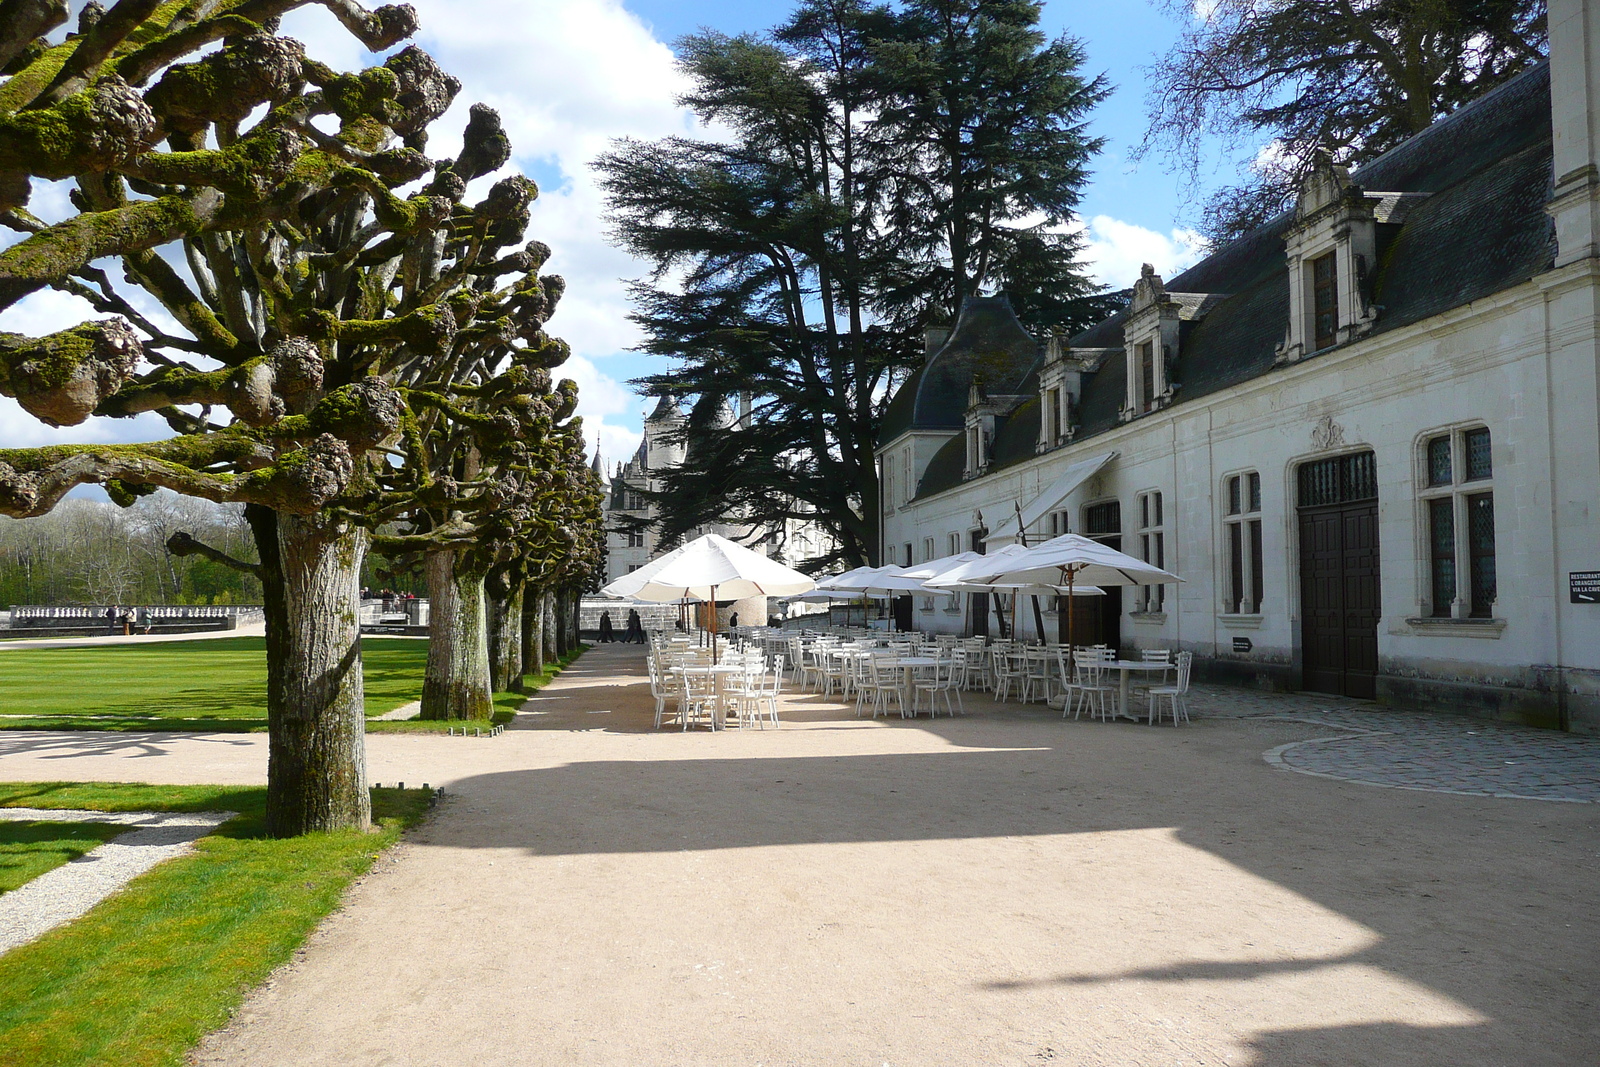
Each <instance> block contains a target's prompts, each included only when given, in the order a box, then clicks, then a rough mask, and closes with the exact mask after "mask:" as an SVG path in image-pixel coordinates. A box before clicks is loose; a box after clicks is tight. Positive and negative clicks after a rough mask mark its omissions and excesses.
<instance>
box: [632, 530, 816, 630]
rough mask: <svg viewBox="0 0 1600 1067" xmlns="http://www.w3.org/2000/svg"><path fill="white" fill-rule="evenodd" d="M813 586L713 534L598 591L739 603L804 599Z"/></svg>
mask: <svg viewBox="0 0 1600 1067" xmlns="http://www.w3.org/2000/svg"><path fill="white" fill-rule="evenodd" d="M816 586H817V583H816V582H814V581H812V580H811V579H810V578H807V577H806V576H805V575H803V574H801V573H800V572H799V571H797V570H793V569H791V568H789V567H785V566H784V565H783V564H782V563H779V562H778V561H777V560H773V559H768V558H767V557H766V556H763V555H761V554H760V553H758V552H752V551H750V550H749V549H748V548H745V547H744V546H743V545H741V544H736V543H735V542H733V541H730V540H728V539H727V538H726V537H722V536H720V535H718V534H706V535H705V536H704V537H697V538H695V539H694V540H693V541H690V542H689V543H688V544H686V545H683V546H682V547H680V548H677V549H674V550H673V551H671V552H668V553H667V554H666V555H664V556H661V557H660V558H658V559H655V560H652V561H651V562H649V563H647V564H645V565H644V566H643V567H640V568H639V569H638V570H636V571H634V572H633V573H632V574H624V575H623V576H622V577H620V578H618V579H617V580H616V581H614V582H612V583H611V584H610V585H608V586H606V587H605V588H604V589H602V590H601V592H602V593H604V594H606V595H607V596H631V597H633V598H634V599H635V600H649V601H654V602H663V601H672V600H681V599H684V598H686V597H687V598H690V599H693V600H709V601H710V602H711V603H712V604H713V605H715V604H716V601H717V597H718V596H719V595H720V596H721V597H722V599H724V600H742V599H743V598H745V597H747V596H794V595H795V594H797V593H809V592H811V591H812V590H813V589H815V588H816ZM716 631H717V613H716V609H715V607H713V609H712V612H711V634H712V641H711V648H712V658H713V659H715V658H716Z"/></svg>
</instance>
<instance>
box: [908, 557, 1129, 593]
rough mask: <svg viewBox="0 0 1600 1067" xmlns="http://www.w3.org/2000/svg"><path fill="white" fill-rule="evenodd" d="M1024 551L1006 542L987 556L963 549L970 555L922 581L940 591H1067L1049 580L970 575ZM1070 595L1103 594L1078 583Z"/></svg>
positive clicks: (1098, 589) (1102, 591)
mask: <svg viewBox="0 0 1600 1067" xmlns="http://www.w3.org/2000/svg"><path fill="white" fill-rule="evenodd" d="M1026 551H1028V549H1026V548H1024V547H1023V546H1022V545H1005V546H1004V547H1001V548H998V549H996V550H995V551H994V552H992V553H990V554H989V555H987V556H985V555H982V554H980V553H977V552H963V553H961V555H962V556H970V557H972V558H971V559H966V560H962V561H961V562H959V563H957V564H955V565H953V566H951V567H948V568H945V569H944V570H941V571H939V572H938V573H936V574H934V575H933V576H932V577H929V578H926V579H924V582H923V584H924V586H925V587H926V588H927V589H929V590H932V591H936V592H941V593H988V592H993V591H995V590H1005V591H1008V592H1009V591H1012V590H1015V591H1017V592H1019V593H1022V594H1023V595H1024V596H1029V595H1031V596H1066V595H1068V591H1067V587H1066V586H1064V585H1051V584H1050V583H1048V582H1007V581H983V582H979V581H976V580H970V579H969V576H970V575H972V574H974V573H976V572H978V571H982V570H985V569H987V568H989V567H990V566H991V565H992V564H994V563H995V562H996V561H997V560H1012V559H1015V558H1016V557H1017V556H1019V555H1021V554H1022V553H1024V552H1026ZM947 558H949V559H956V558H957V557H955V556H950V557H947ZM935 562H938V561H935ZM923 566H932V564H924V565H923ZM1072 595H1073V596H1104V595H1105V590H1103V589H1100V588H1099V587H1097V586H1093V585H1080V586H1078V587H1077V588H1076V590H1075V591H1074V592H1073V593H1072Z"/></svg>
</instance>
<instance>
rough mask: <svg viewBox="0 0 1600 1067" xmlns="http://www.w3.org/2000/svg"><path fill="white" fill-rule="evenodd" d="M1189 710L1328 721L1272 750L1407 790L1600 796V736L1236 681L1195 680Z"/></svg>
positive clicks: (1272, 757) (1272, 754) (1314, 767)
mask: <svg viewBox="0 0 1600 1067" xmlns="http://www.w3.org/2000/svg"><path fill="white" fill-rule="evenodd" d="M1189 710H1190V714H1191V715H1193V716H1194V717H1195V718H1235V719H1240V718H1242V719H1260V720H1264V721H1278V722H1284V721H1287V722H1303V723H1307V724H1310V725H1315V726H1326V727H1328V728H1329V731H1330V733H1329V736H1327V737H1323V738H1316V739H1313V740H1309V741H1297V742H1294V743H1292V744H1287V745H1280V746H1279V747H1277V748H1275V749H1272V750H1271V751H1269V752H1267V753H1265V754H1264V755H1265V758H1266V760H1267V762H1269V763H1271V764H1273V765H1274V766H1277V767H1281V768H1284V769H1286V770H1292V771H1299V772H1300V773H1302V774H1314V775H1320V776H1322V777H1327V778H1338V779H1341V780H1344V781H1350V782H1364V783H1367V784H1369V785H1381V786H1391V787H1394V788H1398V789H1421V790H1428V791H1431V792H1440V793H1463V794H1468V795H1471V796H1495V797H1517V798H1523V799H1530V800H1559V801H1574V802H1580V803H1591V804H1594V803H1600V738H1594V737H1581V736H1576V735H1573V734H1567V733H1561V732H1558V731H1555V730H1536V729H1533V728H1531V727H1525V726H1514V725H1510V724H1506V723H1496V722H1487V721H1484V720H1482V719H1472V718H1467V717H1465V716H1454V715H1441V714H1436V713H1430V712H1422V711H1395V710H1391V709H1388V708H1381V707H1378V706H1377V705H1374V704H1369V703H1366V702H1363V701H1354V700H1344V699H1341V698H1339V697H1333V696H1320V695H1314V694H1299V693H1295V694H1285V693H1261V692H1255V691H1252V690H1248V689H1235V688H1231V687H1227V686H1212V685H1195V686H1194V687H1193V688H1192V689H1191V691H1190V696H1189Z"/></svg>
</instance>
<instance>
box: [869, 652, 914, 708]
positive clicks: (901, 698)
mask: <svg viewBox="0 0 1600 1067" xmlns="http://www.w3.org/2000/svg"><path fill="white" fill-rule="evenodd" d="M900 670H901V668H900V661H899V660H898V659H895V658H893V657H890V656H868V657H867V685H866V690H867V692H868V693H869V694H870V695H871V697H872V717H873V718H874V719H876V718H877V717H878V709H879V708H882V709H883V713H884V714H885V715H888V714H889V698H890V697H891V696H892V697H894V700H895V703H896V704H898V705H899V706H900V717H901V718H902V719H903V718H905V717H906V696H905V693H904V692H903V691H902V690H901V688H900Z"/></svg>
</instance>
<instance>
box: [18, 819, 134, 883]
mask: <svg viewBox="0 0 1600 1067" xmlns="http://www.w3.org/2000/svg"><path fill="white" fill-rule="evenodd" d="M129 829H131V827H127V826H121V825H118V824H115V823H103V822H0V893H9V892H11V890H13V889H17V888H19V887H21V886H22V885H24V884H26V883H28V882H31V881H33V880H34V879H35V878H37V877H39V876H40V875H41V874H43V873H45V872H46V871H50V870H54V869H55V868H57V867H59V866H61V865H62V864H63V863H67V862H69V861H71V860H75V859H77V858H78V857H79V856H81V855H83V854H84V853H85V852H88V851H89V850H90V849H93V848H96V847H97V846H99V845H103V844H105V843H106V842H107V841H110V840H111V839H112V838H113V837H116V836H117V835H119V834H125V833H127V832H128V830H129Z"/></svg>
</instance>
